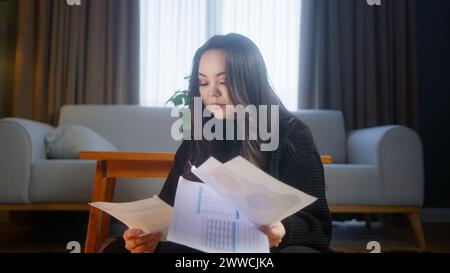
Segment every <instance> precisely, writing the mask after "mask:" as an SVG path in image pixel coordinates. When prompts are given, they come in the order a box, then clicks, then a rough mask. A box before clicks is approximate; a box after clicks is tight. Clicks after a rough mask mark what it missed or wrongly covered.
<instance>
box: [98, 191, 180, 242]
mask: <svg viewBox="0 0 450 273" xmlns="http://www.w3.org/2000/svg"><path fill="white" fill-rule="evenodd" d="M89 205H91V206H93V207H96V208H98V209H100V210H102V211H104V212H106V213H108V214H109V215H111V216H113V217H114V218H116V219H118V220H119V221H121V222H122V223H124V224H125V225H127V226H128V227H129V228H138V229H141V230H142V231H143V232H144V233H143V234H142V235H141V236H144V235H146V234H149V233H153V232H162V233H163V234H164V236H163V238H162V240H165V239H166V236H167V230H168V229H169V225H170V222H171V220H172V214H173V208H172V207H171V206H169V205H168V204H167V203H165V202H164V201H162V200H161V199H160V198H158V197H157V196H154V197H152V198H148V199H144V200H139V201H136V202H128V203H108V202H94V203H89Z"/></svg>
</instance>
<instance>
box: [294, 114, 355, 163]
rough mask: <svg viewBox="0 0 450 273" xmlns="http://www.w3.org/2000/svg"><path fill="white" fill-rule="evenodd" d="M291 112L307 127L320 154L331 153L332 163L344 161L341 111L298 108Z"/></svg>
mask: <svg viewBox="0 0 450 273" xmlns="http://www.w3.org/2000/svg"><path fill="white" fill-rule="evenodd" d="M292 113H293V114H294V116H296V117H297V118H298V119H300V120H301V121H303V123H305V124H306V125H307V126H308V127H309V129H310V131H311V134H312V135H313V138H314V142H315V143H316V146H317V149H318V150H319V153H320V154H321V155H331V156H332V157H333V163H346V160H347V156H346V153H347V152H346V150H347V148H346V147H347V139H346V132H345V124H344V117H343V115H342V112H340V111H333V110H299V111H293V112H292Z"/></svg>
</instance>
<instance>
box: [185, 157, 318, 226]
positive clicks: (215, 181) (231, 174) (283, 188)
mask: <svg viewBox="0 0 450 273" xmlns="http://www.w3.org/2000/svg"><path fill="white" fill-rule="evenodd" d="M191 171H192V172H193V173H194V174H195V175H196V176H197V177H199V178H200V179H201V180H202V181H203V182H205V184H207V185H208V186H210V187H211V188H212V189H213V190H214V191H215V192H217V193H218V194H219V195H220V196H221V197H223V198H224V199H225V200H227V201H229V202H230V203H232V204H233V205H234V207H236V208H239V211H240V212H241V213H242V214H243V215H244V216H245V217H246V218H247V219H249V220H250V221H251V222H253V223H255V224H257V225H273V224H275V223H276V222H279V221H281V220H282V219H284V218H286V217H288V216H290V215H292V214H294V213H295V212H297V211H299V210H301V209H303V208H305V207H306V206H309V205H310V204H312V203H313V202H314V201H316V200H317V198H315V197H313V196H311V195H308V194H306V193H304V192H302V191H299V190H297V189H296V188H293V187H291V186H289V185H287V184H285V183H283V182H281V181H279V180H277V179H275V178H273V177H272V176H270V175H268V174H267V173H265V172H264V171H262V170H260V169H259V168H258V167H256V166H255V165H253V164H252V163H250V162H249V161H247V160H246V159H244V158H243V157H240V156H238V157H236V158H234V159H232V160H230V161H228V162H226V163H225V164H222V163H220V162H219V161H218V160H216V159H215V158H213V157H211V158H209V159H208V160H207V161H206V162H205V163H203V164H202V165H201V166H199V167H197V168H193V169H192V170H191ZM299 182H300V183H301V181H299Z"/></svg>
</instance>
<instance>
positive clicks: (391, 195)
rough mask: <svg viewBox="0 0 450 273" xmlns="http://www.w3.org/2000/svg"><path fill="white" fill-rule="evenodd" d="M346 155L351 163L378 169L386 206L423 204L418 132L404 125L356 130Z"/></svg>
mask: <svg viewBox="0 0 450 273" xmlns="http://www.w3.org/2000/svg"><path fill="white" fill-rule="evenodd" d="M347 153H348V159H349V163H350V164H368V165H375V166H377V167H378V169H379V171H380V176H381V177H380V178H381V189H382V192H381V194H382V200H383V203H384V204H383V205H392V206H421V205H422V204H423V189H424V170H423V154H422V142H421V140H420V138H419V136H418V134H417V133H416V132H415V131H413V130H411V129H409V128H407V127H404V126H382V127H375V128H369V129H362V130H357V131H354V132H352V133H351V134H350V135H349V137H348V140H347Z"/></svg>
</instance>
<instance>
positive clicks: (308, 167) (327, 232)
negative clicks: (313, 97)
mask: <svg viewBox="0 0 450 273" xmlns="http://www.w3.org/2000/svg"><path fill="white" fill-rule="evenodd" d="M289 139H291V140H292V141H289V140H288V144H289V145H288V146H286V149H287V150H285V151H284V152H283V154H282V156H284V162H285V166H287V167H286V168H284V174H282V175H281V177H283V178H282V180H283V181H284V182H285V183H287V184H289V185H290V186H292V187H295V188H297V189H298V190H301V191H303V192H305V193H307V194H310V195H312V196H314V197H316V198H318V199H317V200H316V201H315V202H314V203H313V204H311V205H310V206H308V207H306V208H304V209H303V210H300V211H299V212H297V213H295V214H293V215H291V216H290V217H287V218H285V219H284V220H283V221H282V223H283V225H284V227H285V229H286V235H285V237H284V238H283V240H282V242H281V244H280V245H279V247H278V248H285V247H288V246H293V245H303V246H308V247H312V248H315V249H318V250H322V251H325V250H327V249H328V247H329V243H330V238H331V215H330V211H329V208H328V204H327V201H326V196H325V182H324V169H323V165H322V162H321V160H320V156H319V154H318V152H317V150H316V147H315V145H314V142H313V140H312V137H311V135H310V133H309V130H308V129H307V128H306V127H305V128H300V129H299V130H295V129H294V130H293V132H292V134H291V135H290V136H289Z"/></svg>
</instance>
